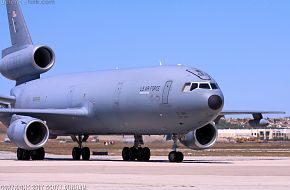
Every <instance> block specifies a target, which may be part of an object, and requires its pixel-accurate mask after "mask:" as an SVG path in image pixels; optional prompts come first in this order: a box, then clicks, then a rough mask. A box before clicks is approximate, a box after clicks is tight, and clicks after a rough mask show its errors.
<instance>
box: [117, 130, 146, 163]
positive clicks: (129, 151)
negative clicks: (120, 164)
mask: <svg viewBox="0 0 290 190" xmlns="http://www.w3.org/2000/svg"><path fill="white" fill-rule="evenodd" d="M134 139H135V141H134V146H133V147H131V148H129V147H125V148H123V151H122V158H123V160H124V161H134V160H137V161H149V160H150V156H151V151H150V149H149V148H148V147H144V148H142V147H141V145H143V144H144V142H143V138H142V135H134Z"/></svg>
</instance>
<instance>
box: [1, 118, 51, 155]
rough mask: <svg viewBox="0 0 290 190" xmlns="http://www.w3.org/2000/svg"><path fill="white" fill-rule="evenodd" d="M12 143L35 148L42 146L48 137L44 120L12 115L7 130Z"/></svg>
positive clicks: (30, 148) (23, 147)
mask: <svg viewBox="0 0 290 190" xmlns="http://www.w3.org/2000/svg"><path fill="white" fill-rule="evenodd" d="M7 135H8V137H9V139H10V140H11V142H12V143H14V144H15V145H17V146H18V147H19V148H22V149H26V150H35V149H38V148H41V147H43V145H44V144H45V143H46V142H47V140H48V137H49V129H48V127H47V125H46V124H45V122H43V121H41V120H39V119H35V118H32V117H27V116H19V115H14V116H13V117H12V119H11V124H10V126H9V128H8V130H7Z"/></svg>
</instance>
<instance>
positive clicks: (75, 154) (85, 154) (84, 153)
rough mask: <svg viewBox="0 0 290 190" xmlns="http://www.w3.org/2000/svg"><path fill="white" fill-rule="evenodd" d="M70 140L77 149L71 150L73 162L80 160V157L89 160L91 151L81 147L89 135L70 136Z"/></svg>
mask: <svg viewBox="0 0 290 190" xmlns="http://www.w3.org/2000/svg"><path fill="white" fill-rule="evenodd" d="M71 138H72V140H73V141H75V142H77V143H78V147H74V148H73V149H72V158H73V160H80V159H81V157H82V159H83V160H90V156H91V151H90V149H89V148H88V147H83V146H82V143H83V142H86V141H87V140H88V138H89V135H78V136H77V137H76V136H71Z"/></svg>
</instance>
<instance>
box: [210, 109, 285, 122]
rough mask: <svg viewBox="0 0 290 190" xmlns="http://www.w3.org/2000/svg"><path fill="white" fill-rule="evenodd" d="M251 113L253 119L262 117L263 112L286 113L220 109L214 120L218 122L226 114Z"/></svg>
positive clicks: (264, 112) (271, 112)
mask: <svg viewBox="0 0 290 190" xmlns="http://www.w3.org/2000/svg"><path fill="white" fill-rule="evenodd" d="M248 114H249V115H252V116H253V118H254V119H255V120H260V119H263V114H286V112H282V111H232V110H229V111H228V110H225V111H222V112H221V113H220V114H219V116H218V117H217V118H216V119H215V122H216V123H218V122H219V120H220V119H221V118H222V117H224V116H226V115H248Z"/></svg>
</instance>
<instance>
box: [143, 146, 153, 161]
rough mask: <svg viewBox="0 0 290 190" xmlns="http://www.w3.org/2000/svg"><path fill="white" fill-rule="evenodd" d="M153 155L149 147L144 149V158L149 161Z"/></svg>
mask: <svg viewBox="0 0 290 190" xmlns="http://www.w3.org/2000/svg"><path fill="white" fill-rule="evenodd" d="M150 157H151V151H150V149H149V148H148V147H145V148H143V149H142V160H144V161H149V160H150Z"/></svg>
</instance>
